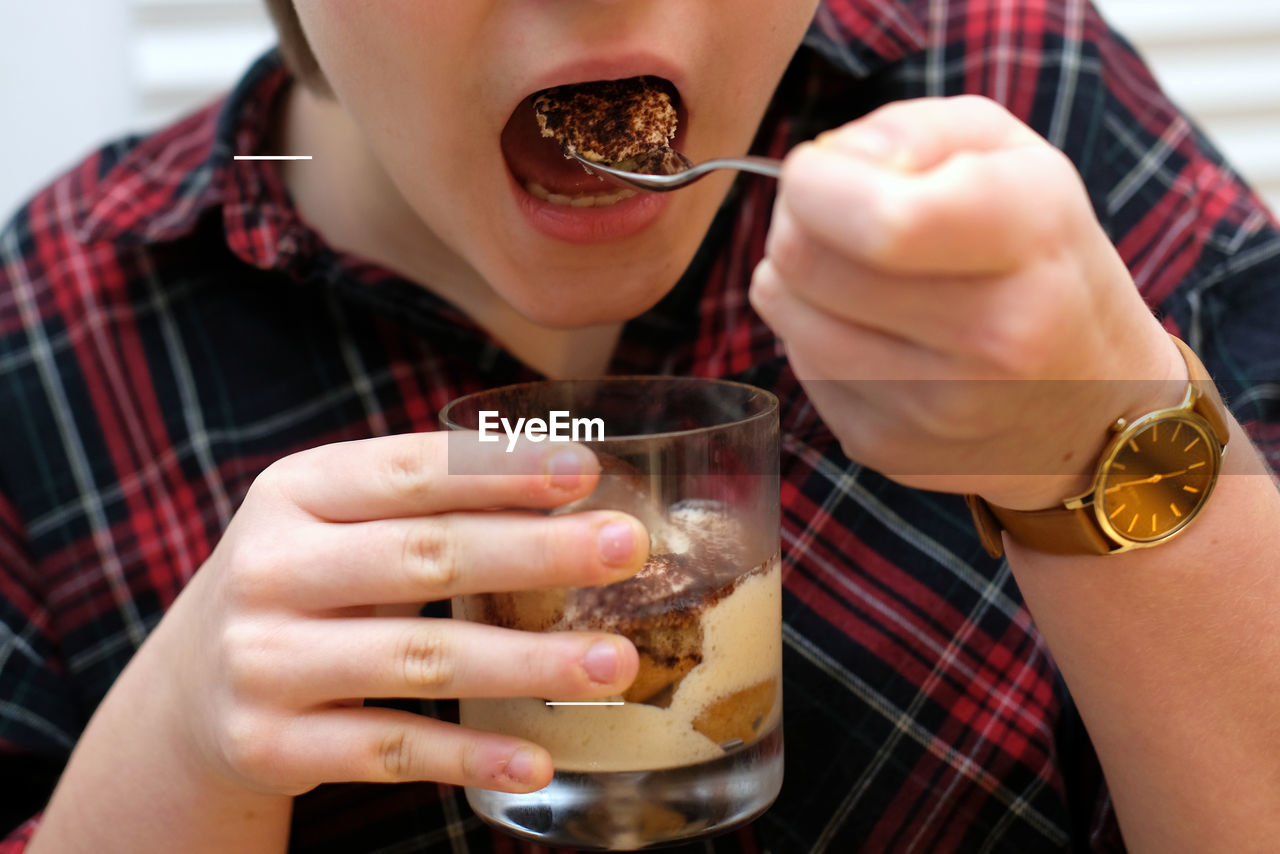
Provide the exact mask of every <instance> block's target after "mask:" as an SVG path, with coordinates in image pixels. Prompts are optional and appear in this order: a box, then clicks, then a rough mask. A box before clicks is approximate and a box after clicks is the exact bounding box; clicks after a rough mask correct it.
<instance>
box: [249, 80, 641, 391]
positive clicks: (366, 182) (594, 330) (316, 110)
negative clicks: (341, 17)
mask: <svg viewBox="0 0 1280 854" xmlns="http://www.w3.org/2000/svg"><path fill="white" fill-rule="evenodd" d="M276 139H277V140H278V145H276V146H274V147H275V148H278V149H279V150H280V151H281V152H284V153H289V152H295V151H305V152H307V153H308V154H311V155H313V156H314V160H311V161H285V162H284V163H283V164H282V168H283V177H284V182H285V185H286V186H287V187H288V188H289V192H290V194H291V195H292V197H293V200H294V204H295V205H297V208H298V213H299V215H300V216H301V217H302V219H303V220H304V221H305V222H306V223H307V225H308V226H310V227H311V228H312V229H314V230H315V231H316V232H317V233H318V234H319V235H320V236H321V237H322V238H324V240H325V242H327V243H328V244H329V245H330V246H332V247H333V248H334V249H336V250H338V251H340V252H345V253H348V254H351V255H356V256H359V257H361V258H365V259H367V260H369V261H372V262H374V263H376V264H379V265H381V266H383V267H385V268H387V269H388V270H392V271H393V272H395V273H396V274H397V275H400V276H403V277H404V278H406V279H408V280H409V281H413V282H417V283H418V284H420V285H421V286H422V287H424V288H427V289H429V290H431V291H432V292H433V293H435V294H436V295H438V296H440V297H442V298H443V299H446V300H448V301H449V302H451V303H453V304H454V305H456V306H457V307H458V308H459V309H461V310H462V311H463V312H465V313H466V314H467V315H468V316H469V317H471V318H472V319H473V320H475V321H476V323H478V324H479V325H480V326H481V327H483V328H484V329H485V330H487V331H488V332H489V333H490V334H491V335H493V336H494V337H495V338H496V339H497V340H498V341H500V342H501V343H502V344H503V346H505V347H506V348H507V349H508V350H509V351H510V352H511V354H512V355H514V356H515V357H516V358H518V359H520V360H521V361H523V362H524V363H525V364H527V365H529V366H530V367H532V368H534V369H535V370H537V371H539V372H540V373H542V374H543V375H545V376H548V377H552V378H565V379H568V378H582V377H591V376H599V375H601V374H603V373H604V372H605V371H606V370H607V368H608V365H609V360H610V358H611V357H612V355H613V350H614V348H615V347H616V346H617V342H618V337H619V334H620V333H621V330H622V326H621V324H606V325H603V326H591V327H584V328H576V329H551V328H548V327H544V326H540V325H538V324H536V323H533V322H532V321H530V320H529V319H528V318H526V317H524V316H523V315H521V314H520V313H518V312H517V311H515V310H514V309H513V308H511V306H510V305H509V304H508V303H507V302H506V301H505V300H503V299H502V297H501V296H500V295H499V294H498V293H496V292H495V291H494V290H493V289H492V288H491V287H489V284H488V283H487V282H486V281H484V279H483V278H482V277H481V276H480V275H479V274H478V273H476V271H475V270H474V269H473V268H472V267H471V266H470V265H469V264H467V263H466V262H465V261H464V260H463V259H461V258H459V257H458V256H457V255H456V254H455V253H453V252H452V251H451V250H450V249H449V247H448V246H446V245H445V244H444V243H442V242H441V240H440V239H439V238H438V237H437V236H436V235H435V234H433V233H432V232H431V231H430V230H429V229H428V228H427V227H426V226H425V225H424V224H423V223H422V221H421V220H420V219H419V218H418V217H417V215H416V214H415V213H414V211H413V209H412V208H411V207H410V206H409V204H408V202H406V201H405V199H404V197H403V196H402V195H401V194H400V192H399V191H398V190H397V188H396V187H395V185H394V183H393V182H392V181H391V178H390V177H389V176H388V175H387V173H386V171H385V170H383V169H382V167H381V165H380V164H379V163H378V161H377V158H376V157H374V155H373V152H372V151H371V150H370V149H369V147H368V145H367V144H366V142H365V140H364V138H363V136H362V135H361V134H360V131H359V129H358V128H357V127H356V125H355V123H354V122H353V121H352V120H351V117H350V116H349V115H348V114H347V112H346V111H345V110H344V109H343V108H342V106H341V105H340V104H339V103H338V101H337V100H336V99H330V98H322V97H319V96H316V95H315V94H314V93H312V92H310V91H309V90H308V89H306V88H305V87H303V86H300V85H299V86H294V87H293V89H292V91H291V92H290V93H289V94H288V96H287V97H286V99H285V107H284V109H283V110H282V113H281V116H280V123H279V128H278V131H277V133H276Z"/></svg>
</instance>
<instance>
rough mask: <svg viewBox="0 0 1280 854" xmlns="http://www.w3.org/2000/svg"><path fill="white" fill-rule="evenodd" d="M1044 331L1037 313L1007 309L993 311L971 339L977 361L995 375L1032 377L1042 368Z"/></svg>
mask: <svg viewBox="0 0 1280 854" xmlns="http://www.w3.org/2000/svg"><path fill="white" fill-rule="evenodd" d="M1043 345H1044V331H1043V328H1042V326H1041V324H1040V323H1038V322H1037V318H1036V313H1034V312H1028V311H1026V310H1014V309H1006V310H1003V311H997V312H993V313H992V314H991V315H990V316H988V317H987V318H986V319H985V321H984V322H983V323H982V325H981V327H980V328H979V330H978V331H977V334H976V336H975V339H974V347H975V350H976V351H977V354H978V356H979V358H980V359H981V360H982V361H983V362H985V363H986V364H988V365H990V366H991V367H992V368H994V369H995V371H996V373H997V374H998V375H1002V376H1007V377H1012V378H1015V379H1017V378H1028V379H1029V378H1033V377H1036V376H1038V375H1039V373H1040V371H1041V370H1042V368H1043V365H1044V346H1043Z"/></svg>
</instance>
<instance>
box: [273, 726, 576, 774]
mask: <svg viewBox="0 0 1280 854" xmlns="http://www.w3.org/2000/svg"><path fill="white" fill-rule="evenodd" d="M264 750H265V751H269V754H270V755H269V757H268V758H267V759H266V761H267V762H269V763H271V764H277V765H279V766H282V767H287V768H289V770H290V773H291V774H293V775H296V776H297V777H298V778H300V779H307V780H320V781H323V782H331V783H339V782H368V783H406V782H412V781H418V780H430V781H434V782H440V783H449V784H452V785H455V786H475V787H478V788H483V789H494V790H497V791H503V792H532V791H536V790H538V789H540V788H542V787H543V786H545V785H547V784H548V783H550V782H551V776H552V773H553V771H554V769H553V767H552V763H551V756H550V754H548V753H547V751H546V750H544V749H543V748H541V747H539V746H538V745H536V744H533V743H531V742H528V741H524V740H523V739H518V738H512V737H510V736H505V735H498V734H496V733H488V732H481V731H478V730H473V729H468V728H466V727H461V726H458V725H456V724H450V723H445V722H443V721H438V720H435V719H434V718H429V717H426V716H423V715H416V714H413V713H411V712H403V711H398V710H394V709H377V708H335V709H326V710H324V711H320V712H313V713H311V714H308V715H302V716H300V717H298V718H296V719H294V720H293V721H292V722H290V724H289V725H287V726H286V727H284V729H283V731H282V732H281V733H280V734H279V735H278V737H277V738H276V739H275V743H274V744H273V745H271V746H269V747H265V748H264Z"/></svg>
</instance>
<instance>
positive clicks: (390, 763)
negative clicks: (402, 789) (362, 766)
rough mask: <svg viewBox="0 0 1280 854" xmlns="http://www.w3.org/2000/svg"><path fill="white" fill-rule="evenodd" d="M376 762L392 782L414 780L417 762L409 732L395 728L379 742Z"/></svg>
mask: <svg viewBox="0 0 1280 854" xmlns="http://www.w3.org/2000/svg"><path fill="white" fill-rule="evenodd" d="M374 762H375V764H376V766H377V768H378V770H379V772H380V773H381V774H382V775H384V776H385V777H386V779H388V780H391V781H401V780H411V779H413V776H414V774H413V770H414V768H415V767H416V760H415V755H414V749H413V739H412V738H410V733H409V730H407V729H405V728H404V727H394V728H393V729H391V730H390V731H389V732H387V734H386V735H384V736H383V737H382V739H381V740H380V741H379V742H378V746H377V756H376V757H375V759H374Z"/></svg>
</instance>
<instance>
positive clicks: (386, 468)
mask: <svg viewBox="0 0 1280 854" xmlns="http://www.w3.org/2000/svg"><path fill="white" fill-rule="evenodd" d="M381 477H382V480H383V482H384V484H385V486H386V488H387V489H388V490H389V491H390V492H391V493H392V494H394V495H398V496H402V497H405V498H409V499H412V500H417V501H420V500H424V499H428V498H430V497H431V496H432V495H434V494H435V492H436V490H437V488H438V483H437V480H436V478H435V477H433V476H432V466H431V451H430V445H429V444H428V443H427V442H405V443H402V444H399V445H397V446H396V448H395V450H394V451H392V452H391V453H389V454H388V455H387V456H386V457H385V458H384V459H383V461H382V471H381Z"/></svg>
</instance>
